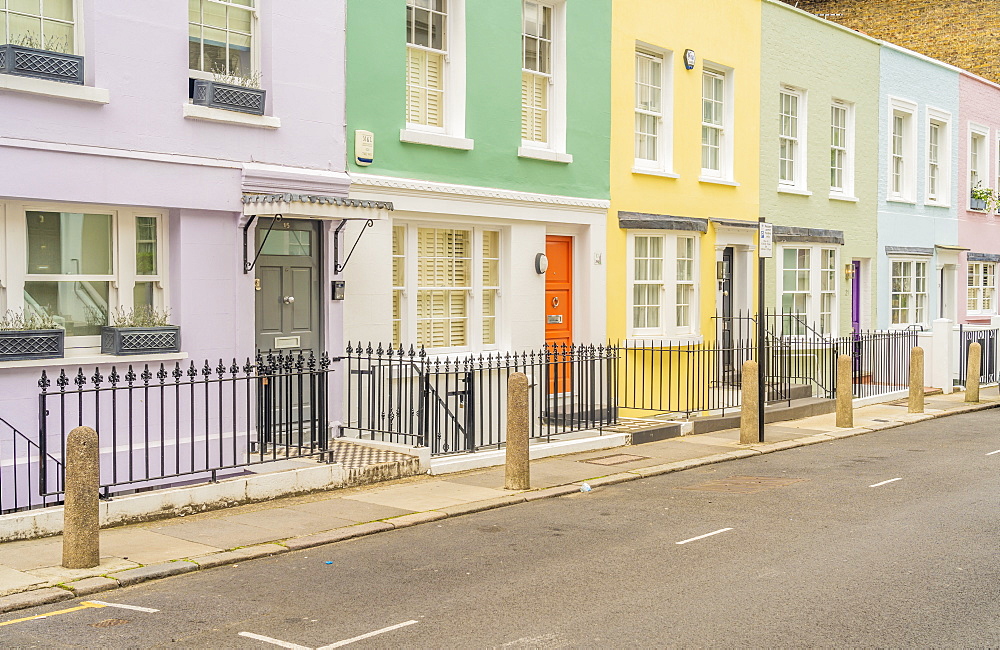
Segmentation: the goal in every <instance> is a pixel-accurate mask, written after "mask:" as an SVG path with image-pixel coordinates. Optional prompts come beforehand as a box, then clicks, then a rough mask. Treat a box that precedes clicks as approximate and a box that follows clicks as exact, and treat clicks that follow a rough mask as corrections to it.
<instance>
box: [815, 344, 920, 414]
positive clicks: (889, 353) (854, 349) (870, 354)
mask: <svg viewBox="0 0 1000 650" xmlns="http://www.w3.org/2000/svg"><path fill="white" fill-rule="evenodd" d="M833 343H834V346H835V348H836V354H837V355H841V354H846V355H848V356H850V357H851V375H852V377H853V383H854V397H856V398H861V397H877V396H880V395H888V394H890V393H896V392H899V391H903V390H907V389H908V387H909V384H910V354H911V352H912V351H913V348H915V347H917V346H918V345H919V344H920V343H919V338H918V332H916V331H914V330H887V331H862V332H857V333H855V334H850V335H848V336H842V337H840V338H837V339H834V341H833Z"/></svg>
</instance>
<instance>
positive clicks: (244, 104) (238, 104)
mask: <svg viewBox="0 0 1000 650" xmlns="http://www.w3.org/2000/svg"><path fill="white" fill-rule="evenodd" d="M265 92H266V91H264V90H261V89H260V88H246V87H244V86H233V85H231V84H224V83H220V82H218V81H206V80H204V79H195V80H194V96H193V97H192V98H191V101H192V102H194V103H195V104H198V105H199V106H208V107H210V108H221V109H223V110H227V111H239V112H241V113H250V114H251V115H263V114H264V97H265Z"/></svg>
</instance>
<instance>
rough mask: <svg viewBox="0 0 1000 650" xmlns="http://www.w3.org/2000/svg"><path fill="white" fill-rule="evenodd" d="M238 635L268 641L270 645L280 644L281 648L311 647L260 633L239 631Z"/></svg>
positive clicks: (303, 649)
mask: <svg viewBox="0 0 1000 650" xmlns="http://www.w3.org/2000/svg"><path fill="white" fill-rule="evenodd" d="M240 636H245V637H246V638H248V639H256V640H257V641H263V642H264V643H270V644H272V645H277V646H281V647H282V648H292V650H311V648H308V647H306V646H304V645H297V644H295V643H289V642H288V641H282V640H281V639H272V638H271V637H269V636H264V635H262V634H254V633H253V632H240Z"/></svg>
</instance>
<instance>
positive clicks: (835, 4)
mask: <svg viewBox="0 0 1000 650" xmlns="http://www.w3.org/2000/svg"><path fill="white" fill-rule="evenodd" d="M784 2H786V3H787V4H790V5H792V6H798V7H799V9H804V10H805V11H808V12H810V13H813V14H816V15H820V16H822V17H824V18H827V19H828V20H832V21H834V22H838V23H840V24H842V25H844V26H846V27H850V28H851V29H855V30H858V31H860V32H863V33H865V34H868V35H869V36H873V37H875V38H879V39H882V40H885V41H889V42H891V43H895V44H897V45H901V46H903V47H906V48H909V49H911V50H913V51H915V52H920V53H921V54H926V55H927V56H930V57H933V58H935V59H938V60H940V61H944V62H945V63H950V64H952V65H956V66H958V67H960V68H964V69H965V70H968V71H970V72H973V73H975V74H978V75H980V76H982V77H985V78H986V79H989V80H991V81H995V82H1000V56H998V55H1000V41H998V40H997V38H996V25H997V24H1000V2H998V1H997V0H784Z"/></svg>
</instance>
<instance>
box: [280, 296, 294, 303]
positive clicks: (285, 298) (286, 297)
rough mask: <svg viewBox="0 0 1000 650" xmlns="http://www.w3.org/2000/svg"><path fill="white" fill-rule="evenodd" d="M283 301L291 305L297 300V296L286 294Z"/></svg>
mask: <svg viewBox="0 0 1000 650" xmlns="http://www.w3.org/2000/svg"><path fill="white" fill-rule="evenodd" d="M281 301H282V302H284V303H285V304H286V305H290V304H292V303H293V302H295V296H285V297H284V298H282V299H281Z"/></svg>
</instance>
